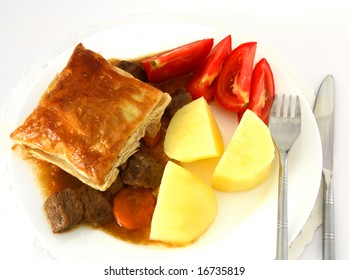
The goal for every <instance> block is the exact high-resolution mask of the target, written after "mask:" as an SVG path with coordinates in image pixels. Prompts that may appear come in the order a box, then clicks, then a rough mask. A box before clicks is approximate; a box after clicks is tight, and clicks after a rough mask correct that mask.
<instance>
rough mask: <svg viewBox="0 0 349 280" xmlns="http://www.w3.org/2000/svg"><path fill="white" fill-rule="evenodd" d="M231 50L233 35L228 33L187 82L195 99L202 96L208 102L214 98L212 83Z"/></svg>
mask: <svg viewBox="0 0 349 280" xmlns="http://www.w3.org/2000/svg"><path fill="white" fill-rule="evenodd" d="M231 51H232V49H231V35H228V36H227V37H225V38H224V39H222V40H221V41H220V42H219V43H218V44H217V45H216V46H215V47H214V48H213V49H212V51H211V52H210V54H209V56H208V57H207V58H206V61H205V63H204V64H203V65H201V66H200V67H199V68H198V69H197V70H195V72H194V74H193V76H192V77H191V78H190V80H189V81H188V82H187V84H186V89H187V91H189V92H190V94H191V95H192V97H193V99H197V98H200V97H201V96H203V97H204V98H205V99H206V101H207V102H210V101H212V100H213V99H214V96H213V86H212V83H213V81H214V79H215V78H216V77H217V76H218V74H219V73H220V71H221V69H222V66H223V63H224V61H225V59H226V58H227V56H228V55H229V54H230V53H231Z"/></svg>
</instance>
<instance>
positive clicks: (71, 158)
mask: <svg viewBox="0 0 349 280" xmlns="http://www.w3.org/2000/svg"><path fill="white" fill-rule="evenodd" d="M170 100H171V97H170V96H169V95H168V94H167V93H163V92H162V91H160V90H158V89H156V88H155V87H153V86H151V85H149V84H146V83H143V82H141V81H140V80H137V79H135V78H133V77H132V76H131V75H130V74H128V73H126V72H124V71H122V70H121V69H119V68H116V67H114V66H113V65H111V64H110V63H109V62H108V61H107V60H105V59H104V58H103V57H102V56H101V55H99V54H97V53H95V52H93V51H91V50H88V49H86V48H85V47H84V46H83V45H82V44H79V45H77V46H76V48H75V50H74V52H73V54H72V56H71V58H70V60H69V62H68V64H67V66H66V67H65V68H64V69H63V71H62V72H61V73H60V74H59V75H58V76H57V77H56V79H55V80H54V81H53V82H52V83H51V84H50V86H49V87H48V89H47V90H46V92H45V93H44V95H43V97H42V98H41V100H40V102H39V104H38V106H37V107H36V108H35V109H34V111H33V112H32V113H31V114H30V115H29V116H28V118H27V119H26V120H25V122H24V123H23V124H22V125H21V126H19V127H18V128H17V129H16V130H15V131H13V132H12V134H11V138H12V139H13V140H14V141H15V142H17V143H18V144H20V146H22V147H25V150H26V151H27V152H28V153H29V154H31V155H33V156H34V157H37V158H39V159H43V160H46V161H48V162H51V163H54V164H56V165H57V166H59V167H61V168H62V169H63V170H65V171H67V172H68V173H70V174H72V175H73V176H75V177H77V178H78V179H80V180H81V181H82V182H84V183H86V184H87V185H89V186H91V187H93V188H95V189H98V190H102V191H103V190H106V189H107V188H108V187H109V186H110V185H111V184H112V183H113V182H114V181H115V179H116V178H117V176H118V172H119V170H118V167H119V166H120V165H122V164H123V163H124V162H125V161H126V160H127V159H128V158H129V156H130V155H132V154H133V153H134V152H135V151H136V149H137V148H138V147H139V140H140V138H142V137H143V136H144V134H145V132H146V131H147V133H149V134H153V135H154V134H155V133H157V129H158V127H159V122H160V118H161V116H162V114H163V112H164V110H165V108H166V106H167V105H168V103H169V102H170Z"/></svg>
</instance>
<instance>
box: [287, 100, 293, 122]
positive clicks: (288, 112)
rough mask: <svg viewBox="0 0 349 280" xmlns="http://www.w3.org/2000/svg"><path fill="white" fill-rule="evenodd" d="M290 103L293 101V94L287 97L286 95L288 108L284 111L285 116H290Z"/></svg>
mask: <svg viewBox="0 0 349 280" xmlns="http://www.w3.org/2000/svg"><path fill="white" fill-rule="evenodd" d="M292 103H293V96H292V95H289V97H288V109H287V112H286V117H287V118H290V117H291V116H292Z"/></svg>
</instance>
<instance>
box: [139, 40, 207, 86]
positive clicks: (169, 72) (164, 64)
mask: <svg viewBox="0 0 349 280" xmlns="http://www.w3.org/2000/svg"><path fill="white" fill-rule="evenodd" d="M212 46H213V38H208V39H203V40H198V41H195V42H191V43H189V44H185V45H182V46H180V47H177V48H175V49H172V50H169V51H166V52H163V53H160V54H157V55H155V56H152V57H149V58H146V59H143V60H142V61H141V63H142V65H143V67H144V70H145V72H146V74H147V76H148V80H149V81H150V82H152V83H159V82H162V81H165V80H169V79H172V78H175V77H178V76H180V75H183V74H185V73H188V72H190V71H192V70H194V69H195V68H196V67H198V66H199V65H200V64H201V63H202V62H203V61H204V60H205V58H206V57H207V56H208V54H209V53H210V51H211V49H212Z"/></svg>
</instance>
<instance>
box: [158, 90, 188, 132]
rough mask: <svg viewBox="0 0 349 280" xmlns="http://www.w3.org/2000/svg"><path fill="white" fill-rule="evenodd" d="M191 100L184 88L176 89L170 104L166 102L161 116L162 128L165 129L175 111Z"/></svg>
mask: <svg viewBox="0 0 349 280" xmlns="http://www.w3.org/2000/svg"><path fill="white" fill-rule="evenodd" d="M192 100H193V99H192V97H191V94H190V93H189V92H188V91H187V90H186V89H185V88H180V89H178V90H176V91H175V92H174V94H173V95H172V100H171V102H170V104H168V106H167V108H166V110H165V112H164V114H163V116H162V118H161V126H162V128H164V129H167V127H168V125H169V123H170V121H171V119H172V117H173V116H174V115H175V114H176V112H177V111H178V110H179V109H180V108H182V107H183V106H184V105H187V104H188V103H190V102H191V101H192Z"/></svg>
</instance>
